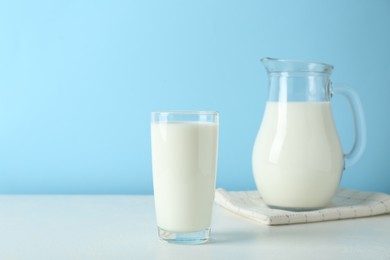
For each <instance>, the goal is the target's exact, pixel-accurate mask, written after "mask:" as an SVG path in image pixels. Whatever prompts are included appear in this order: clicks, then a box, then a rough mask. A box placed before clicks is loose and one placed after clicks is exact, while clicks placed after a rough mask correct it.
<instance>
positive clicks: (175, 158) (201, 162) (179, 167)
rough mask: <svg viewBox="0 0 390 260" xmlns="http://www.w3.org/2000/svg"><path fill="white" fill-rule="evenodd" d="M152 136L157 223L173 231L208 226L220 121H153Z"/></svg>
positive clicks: (212, 196)
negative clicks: (218, 122)
mask: <svg viewBox="0 0 390 260" xmlns="http://www.w3.org/2000/svg"><path fill="white" fill-rule="evenodd" d="M151 137H152V165H153V185H154V198H155V207H156V216H157V225H158V226H159V227H160V228H162V229H165V230H169V231H171V232H193V231H199V230H202V229H205V228H209V227H210V222H211V211H212V205H213V200H214V191H215V179H216V170H217V165H216V163H217V142H218V124H217V123H209V122H154V123H152V124H151Z"/></svg>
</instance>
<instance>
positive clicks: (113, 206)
mask: <svg viewBox="0 0 390 260" xmlns="http://www.w3.org/2000/svg"><path fill="white" fill-rule="evenodd" d="M153 203H154V202H153V197H152V196H116V195H112V196H106V195H97V196H76V195H65V196H63V195H51V196H49V195H42V196H40V195H32V196H27V195H9V196H8V195H1V196H0V259H1V260H9V259H12V260H13V259H34V260H35V259H37V260H43V259H56V260H57V259H110V260H111V259H185V260H190V259H239V260H246V259H333V260H334V259H375V260H378V259H390V215H382V216H378V217H370V218H361V219H353V220H342V221H331V222H322V223H312V224H300V225H287V226H265V225H258V224H255V223H253V222H251V221H248V220H244V219H242V218H240V217H238V216H236V215H233V214H232V213H230V212H228V211H226V210H225V209H223V208H221V207H219V206H215V208H214V212H213V223H212V234H211V236H212V239H211V241H210V242H209V243H207V244H203V245H195V246H193V245H192V246H191V245H171V244H165V243H162V242H160V241H159V240H158V238H157V232H156V225H155V216H154V204H153Z"/></svg>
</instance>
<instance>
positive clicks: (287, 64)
mask: <svg viewBox="0 0 390 260" xmlns="http://www.w3.org/2000/svg"><path fill="white" fill-rule="evenodd" d="M261 62H262V63H263V65H264V67H265V68H266V70H267V72H268V73H274V72H279V73H281V72H314V73H327V74H330V73H331V72H332V70H333V66H332V65H330V64H326V63H321V62H309V61H303V60H287V59H275V58H270V57H264V58H262V59H261Z"/></svg>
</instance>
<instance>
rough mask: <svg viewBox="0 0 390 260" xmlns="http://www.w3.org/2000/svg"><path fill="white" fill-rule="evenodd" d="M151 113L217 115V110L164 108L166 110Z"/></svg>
mask: <svg viewBox="0 0 390 260" xmlns="http://www.w3.org/2000/svg"><path fill="white" fill-rule="evenodd" d="M150 114H151V115H214V116H216V115H219V112H218V111H207V110H172V111H169V110H166V111H152V112H151V113H150Z"/></svg>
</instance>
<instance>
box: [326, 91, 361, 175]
mask: <svg viewBox="0 0 390 260" xmlns="http://www.w3.org/2000/svg"><path fill="white" fill-rule="evenodd" d="M332 92H333V93H332V94H335V95H342V96H344V97H345V98H346V100H347V101H348V104H349V107H350V108H351V111H352V120H353V126H354V142H353V145H352V148H351V150H350V151H349V152H347V153H344V160H345V164H346V165H345V167H346V168H349V167H351V166H352V165H354V164H355V163H357V162H358V161H359V159H360V158H361V157H362V155H363V152H364V150H365V148H366V122H365V119H364V113H363V106H362V103H361V101H360V98H359V96H358V94H357V93H356V92H355V91H354V90H352V89H350V88H344V87H337V88H333V91H332Z"/></svg>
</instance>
